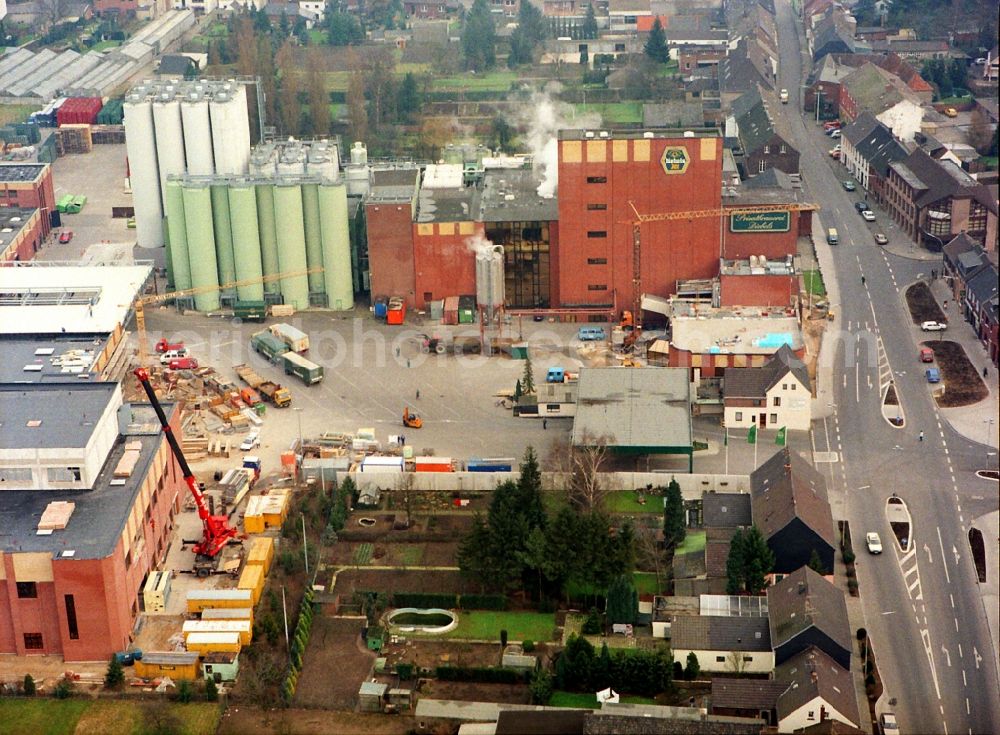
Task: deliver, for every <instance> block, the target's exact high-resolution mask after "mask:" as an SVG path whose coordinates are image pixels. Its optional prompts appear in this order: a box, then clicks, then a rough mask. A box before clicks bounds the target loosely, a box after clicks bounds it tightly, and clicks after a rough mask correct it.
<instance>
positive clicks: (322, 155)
mask: <svg viewBox="0 0 1000 735" xmlns="http://www.w3.org/2000/svg"><path fill="white" fill-rule="evenodd" d="M306 171H307V173H308V174H309V175H310V176H318V177H319V178H320V179H322V180H323V181H334V180H336V178H337V171H338V165H337V148H336V146H333V145H331V144H330V142H329V141H326V140H318V141H316V142H314V143H313V144H312V145H311V146H310V148H309V157H308V160H307V162H306Z"/></svg>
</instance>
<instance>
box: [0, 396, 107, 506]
mask: <svg viewBox="0 0 1000 735" xmlns="http://www.w3.org/2000/svg"><path fill="white" fill-rule="evenodd" d="M117 393H118V384H117V383H80V384H76V383H52V384H42V385H30V386H27V385H11V384H9V383H5V384H0V417H2V418H0V447H3V448H4V449H5V450H6V449H50V448H62V447H85V446H87V443H88V442H89V441H90V437H91V435H92V434H93V432H94V429H95V428H96V425H97V420H98V419H99V418H100V417H101V415H102V414H103V413H104V411H105V410H106V409H107V406H108V403H109V402H111V401H112V400H113V398H114V396H115V395H116V394H117ZM69 406H72V407H73V410H72V411H68V410H67V407H69ZM5 497H6V496H5Z"/></svg>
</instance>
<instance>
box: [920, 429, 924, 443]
mask: <svg viewBox="0 0 1000 735" xmlns="http://www.w3.org/2000/svg"><path fill="white" fill-rule="evenodd" d="M923 440H924V432H922V431H921V432H920V441H923Z"/></svg>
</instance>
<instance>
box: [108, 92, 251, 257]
mask: <svg viewBox="0 0 1000 735" xmlns="http://www.w3.org/2000/svg"><path fill="white" fill-rule="evenodd" d="M123 112H124V118H125V143H126V148H127V151H128V162H129V176H130V182H131V186H132V199H133V206H134V207H135V224H136V239H137V241H138V244H139V245H140V246H141V247H146V248H155V247H160V246H162V245H163V244H164V228H163V217H164V212H165V210H166V207H167V198H168V192H167V189H168V187H167V181H168V179H169V178H170V177H173V176H181V175H184V174H192V175H197V176H212V175H216V174H224V175H230V176H239V175H243V174H246V173H247V170H248V166H249V161H250V116H249V109H248V107H247V93H246V87H245V86H244V85H243V84H241V83H238V82H235V81H211V80H196V81H190V82H175V81H169V82H168V81H148V82H142V83H141V84H139V85H137V86H135V87H133V88H132V89H131V90H130V91H129V92H128V94H127V95H126V97H125V104H124V106H123Z"/></svg>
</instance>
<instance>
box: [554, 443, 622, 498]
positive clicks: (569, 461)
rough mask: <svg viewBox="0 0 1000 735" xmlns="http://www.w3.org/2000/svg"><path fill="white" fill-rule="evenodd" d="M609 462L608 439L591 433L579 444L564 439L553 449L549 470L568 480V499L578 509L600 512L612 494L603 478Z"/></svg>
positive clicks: (555, 444)
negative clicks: (566, 477)
mask: <svg viewBox="0 0 1000 735" xmlns="http://www.w3.org/2000/svg"><path fill="white" fill-rule="evenodd" d="M607 458H608V440H607V437H605V436H594V435H593V434H590V433H589V432H588V433H584V434H583V436H582V437H581V439H580V442H579V444H576V445H574V444H573V442H572V440H569V439H565V440H560V441H557V442H555V443H554V444H553V445H552V450H551V452H550V455H549V466H550V468H551V469H552V470H554V471H555V472H561V473H563V474H565V475H567V476H568V482H567V486H566V494H567V499H568V500H569V501H570V502H571V503H572V504H573V505H574V506H575V507H577V508H578V509H580V510H582V511H585V512H587V513H591V512H593V511H597V510H601V507H602V503H603V501H604V498H605V497H606V496H607V495H608V493H610V492H611V488H610V487H609V486H608V483H607V482H606V481H605V480H604V478H603V477H602V471H603V469H604V464H605V462H606V461H607Z"/></svg>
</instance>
